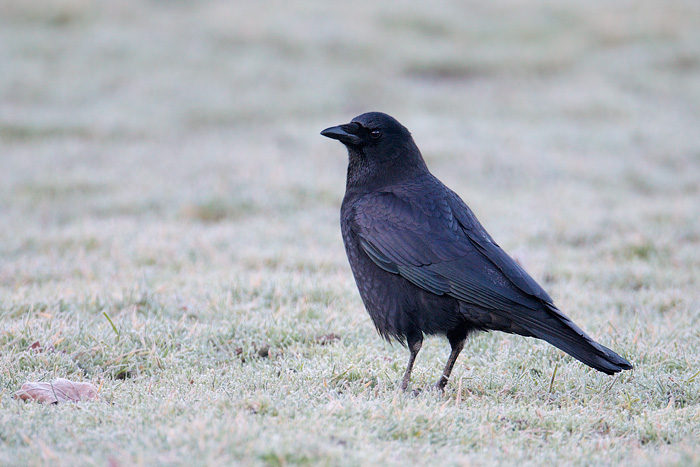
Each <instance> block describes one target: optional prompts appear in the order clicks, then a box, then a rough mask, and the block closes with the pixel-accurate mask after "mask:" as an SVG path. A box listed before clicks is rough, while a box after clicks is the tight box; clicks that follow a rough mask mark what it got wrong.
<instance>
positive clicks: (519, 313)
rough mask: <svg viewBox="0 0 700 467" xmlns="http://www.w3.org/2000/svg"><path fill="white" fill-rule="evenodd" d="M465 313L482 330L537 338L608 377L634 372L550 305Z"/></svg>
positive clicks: (626, 363) (624, 362) (612, 352)
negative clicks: (624, 372)
mask: <svg viewBox="0 0 700 467" xmlns="http://www.w3.org/2000/svg"><path fill="white" fill-rule="evenodd" d="M472 310H473V308H472ZM463 313H464V314H465V316H468V317H469V318H471V319H473V320H474V321H477V322H479V323H481V325H482V326H483V328H482V329H493V330H498V331H504V332H510V333H514V334H520V335H522V336H528V337H537V338H538V339H542V340H544V341H547V342H549V343H550V344H552V345H553V346H555V347H557V348H559V349H561V350H563V351H564V352H566V353H568V354H569V355H571V356H572V357H574V358H576V359H577V360H580V361H581V362H583V363H585V364H586V365H588V366H590V367H591V368H595V369H596V370H598V371H602V372H603V373H606V374H609V375H612V374H615V373H618V372H620V371H622V370H630V369H632V365H631V364H630V362H628V361H627V360H625V359H624V358H623V357H621V356H620V355H618V354H617V353H615V352H614V351H612V350H610V349H609V348H607V347H605V346H603V345H600V344H599V343H597V342H596V341H594V340H593V339H592V338H591V337H590V336H589V335H588V334H586V333H585V332H583V330H582V329H581V328H579V327H578V326H577V325H576V324H575V323H574V322H573V321H571V320H570V319H569V318H568V317H566V315H564V314H563V313H562V312H561V311H559V309H557V308H556V307H555V306H554V305H552V304H549V303H542V308H540V309H539V310H533V309H532V308H525V307H519V306H514V307H512V308H511V309H510V310H509V311H508V312H505V311H496V310H489V311H487V312H484V311H482V312H480V313H474V312H473V311H472V312H471V313H470V312H469V311H468V310H467V309H463Z"/></svg>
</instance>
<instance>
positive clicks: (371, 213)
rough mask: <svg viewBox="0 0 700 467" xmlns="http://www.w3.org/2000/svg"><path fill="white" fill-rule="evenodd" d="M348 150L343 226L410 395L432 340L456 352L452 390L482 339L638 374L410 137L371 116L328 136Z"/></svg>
mask: <svg viewBox="0 0 700 467" xmlns="http://www.w3.org/2000/svg"><path fill="white" fill-rule="evenodd" d="M321 134H322V135H323V136H326V137H328V138H332V139H337V140H338V141H340V142H341V143H343V144H344V145H345V147H346V148H347V150H348V156H349V157H348V159H349V160H348V172H347V185H346V191H345V197H344V199H343V204H342V207H341V210H340V223H341V229H342V235H343V241H344V243H345V251H346V253H347V256H348V260H349V262H350V267H351V269H352V272H353V275H354V276H355V282H356V283H357V288H358V289H359V291H360V296H361V297H362V301H363V302H364V305H365V307H366V308H367V311H368V312H369V315H370V316H371V318H372V321H373V322H374V325H375V326H376V328H377V331H378V332H379V334H380V335H381V336H382V337H384V338H385V339H387V340H390V339H391V338H395V339H396V340H398V341H399V342H401V343H402V344H407V346H408V349H409V351H410V357H409V360H408V365H407V367H406V372H405V373H404V376H403V380H402V381H401V389H402V390H404V391H405V390H406V388H407V386H408V383H409V381H410V378H411V371H412V369H413V364H414V362H415V359H416V356H417V355H418V352H419V351H420V348H421V345H422V343H423V335H432V334H439V335H445V336H446V337H447V339H448V340H449V342H450V346H451V348H452V351H451V353H450V356H449V358H448V360H447V364H446V365H445V370H444V371H443V374H442V376H441V377H440V379H439V380H438V382H437V384H436V387H437V388H438V389H440V390H444V387H445V385H446V384H447V382H448V380H449V378H450V373H451V372H452V368H453V366H454V364H455V361H456V360H457V357H458V356H459V353H460V352H461V351H462V348H463V347H464V343H465V341H466V339H467V336H468V335H469V334H470V333H471V332H473V331H490V330H495V331H503V332H507V333H513V334H519V335H521V336H527V337H537V338H539V339H543V340H545V341H547V342H549V343H550V344H552V345H554V346H555V347H558V348H560V349H561V350H563V351H564V352H566V353H568V354H569V355H571V356H573V357H574V358H576V359H578V360H580V361H582V362H583V363H585V364H586V365H588V366H590V367H592V368H595V369H596V370H598V371H602V372H604V373H607V374H614V373H617V372H619V371H621V370H629V369H631V368H632V365H631V364H630V363H629V362H628V361H627V360H625V359H624V358H622V357H621V356H619V355H618V354H616V353H615V352H613V351H612V350H610V349H608V348H607V347H604V346H602V345H600V344H598V343H597V342H595V341H594V340H593V339H591V337H589V336H588V335H587V334H586V333H585V332H583V331H582V330H581V328H579V327H578V326H577V325H576V324H574V322H573V321H571V320H570V319H569V318H567V317H566V316H565V315H564V314H563V313H562V312H561V311H559V309H558V308H557V307H556V306H555V305H554V303H553V301H552V299H551V298H550V296H549V295H547V292H545V291H544V290H543V289H542V287H540V286H539V284H537V282H535V280H534V279H533V278H532V277H530V275H528V273H527V272H525V270H524V269H523V268H521V267H520V265H518V263H516V262H515V261H514V260H513V259H512V258H511V257H510V256H508V254H506V253H505V252H504V251H503V250H502V249H501V248H500V247H499V246H498V244H496V242H494V240H493V239H492V238H491V236H490V235H489V234H488V233H487V232H486V230H485V229H484V227H483V226H482V225H481V224H480V223H479V221H478V220H477V218H476V216H475V215H474V213H473V212H472V211H471V209H469V207H468V206H467V205H466V204H465V203H464V201H462V199H461V198H460V197H459V196H457V194H455V193H454V192H453V191H452V190H450V189H449V188H447V187H446V186H445V185H443V184H442V182H440V180H438V179H437V178H435V177H434V176H433V175H432V174H431V173H430V171H429V170H428V167H427V166H426V164H425V161H424V160H423V156H422V155H421V153H420V150H419V149H418V147H417V146H416V144H415V143H414V141H413V138H412V137H411V134H410V133H409V131H408V130H407V129H406V128H405V127H404V126H403V125H401V124H400V123H399V122H398V121H396V120H395V119H394V118H393V117H391V116H389V115H386V114H383V113H379V112H370V113H365V114H362V115H360V116H358V117H356V118H355V119H353V120H352V122H350V123H347V124H344V125H339V126H334V127H331V128H327V129H325V130H323V131H322V132H321Z"/></svg>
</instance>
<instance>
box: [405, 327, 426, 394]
mask: <svg viewBox="0 0 700 467" xmlns="http://www.w3.org/2000/svg"><path fill="white" fill-rule="evenodd" d="M407 340H408V350H409V351H410V352H411V355H410V357H408V365H406V372H405V373H404V374H403V380H402V381H401V390H402V391H404V392H405V391H406V388H407V387H408V382H409V381H410V380H411V372H412V371H413V364H414V363H415V361H416V356H417V355H418V352H419V351H420V348H421V346H422V345H423V334H422V333H421V334H419V335H418V336H410V337H408V339H407Z"/></svg>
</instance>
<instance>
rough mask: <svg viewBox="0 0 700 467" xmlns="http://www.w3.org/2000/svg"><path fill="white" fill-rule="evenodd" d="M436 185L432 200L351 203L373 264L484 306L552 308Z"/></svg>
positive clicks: (377, 197)
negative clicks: (547, 306) (436, 188)
mask: <svg viewBox="0 0 700 467" xmlns="http://www.w3.org/2000/svg"><path fill="white" fill-rule="evenodd" d="M440 188H442V190H440V191H439V193H437V196H436V194H434V193H431V196H418V197H411V198H410V199H408V198H407V197H404V196H401V194H397V193H395V192H388V191H385V192H377V193H372V194H369V195H366V196H364V197H362V198H360V199H359V200H358V201H356V203H355V204H354V206H353V214H352V224H351V225H352V229H353V230H354V231H355V233H356V234H357V236H358V237H359V239H360V244H361V246H362V248H363V250H364V251H365V252H366V253H367V255H369V256H370V258H372V260H373V261H374V263H375V264H377V265H378V266H379V267H381V268H382V269H384V270H386V271H389V272H392V273H395V274H401V275H402V276H403V277H405V278H406V279H408V280H409V281H411V282H413V283H414V284H415V285H417V286H419V287H422V288H423V289H425V290H428V291H430V292H433V293H435V294H438V295H444V294H447V295H450V296H453V297H455V298H457V299H459V300H462V301H464V302H466V303H471V304H474V305H479V306H481V307H484V308H488V309H497V310H509V309H510V308H512V307H513V306H514V305H520V306H524V307H526V308H530V309H539V308H541V307H542V304H543V303H542V302H544V303H549V304H552V299H551V298H550V297H549V295H547V293H546V292H545V291H544V290H542V288H541V287H540V286H539V285H538V284H537V282H535V280H534V279H532V278H531V277H530V276H529V275H528V274H527V272H525V271H524V270H523V269H522V268H521V267H520V266H519V265H518V263H516V262H515V261H513V260H512V259H511V258H510V257H509V256H508V255H507V254H506V253H505V252H504V251H503V250H502V249H501V248H500V247H499V246H498V245H497V244H496V243H495V242H494V241H493V240H492V239H491V237H490V236H489V235H488V233H486V231H485V230H484V228H483V227H482V226H481V224H480V223H479V221H478V220H477V219H476V217H475V216H474V214H473V213H472V212H471V210H470V209H469V208H468V207H467V206H466V204H464V202H462V200H461V199H459V197H458V196H457V195H455V194H454V193H453V192H451V191H449V190H447V188H444V187H440ZM440 195H442V196H440Z"/></svg>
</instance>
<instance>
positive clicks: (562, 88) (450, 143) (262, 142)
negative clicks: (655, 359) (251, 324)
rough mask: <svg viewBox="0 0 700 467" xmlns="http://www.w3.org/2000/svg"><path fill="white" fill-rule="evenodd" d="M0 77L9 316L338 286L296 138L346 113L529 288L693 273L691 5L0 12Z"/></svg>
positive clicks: (329, 187)
mask: <svg viewBox="0 0 700 467" xmlns="http://www.w3.org/2000/svg"><path fill="white" fill-rule="evenodd" d="M0 63H2V66H1V68H0V70H1V71H0V103H1V105H0V141H1V147H0V251H1V253H2V259H1V260H0V281H1V283H2V284H3V285H2V290H3V294H4V295H5V297H6V298H8V299H10V300H16V299H20V300H22V299H27V298H28V297H30V296H32V295H34V294H37V295H38V296H42V294H43V295H45V294H46V293H51V294H52V295H53V296H55V295H56V294H58V296H62V295H68V296H70V295H71V294H83V293H90V292H91V291H92V292H95V293H97V292H99V291H104V290H105V289H109V288H110V287H114V288H116V289H120V288H123V287H125V284H129V283H130V281H133V280H138V279H139V278H142V279H143V278H144V277H147V278H155V279H156V280H155V283H156V284H158V283H159V282H158V280H157V278H158V277H161V278H163V279H165V278H168V279H169V280H172V279H173V277H180V279H181V282H188V283H189V282H190V281H198V279H197V277H201V275H202V274H206V272H207V271H211V273H212V275H217V274H219V275H220V274H221V272H222V271H233V272H232V273H231V274H234V275H235V274H244V273H246V271H259V270H260V268H261V267H263V266H261V265H268V266H269V265H272V266H271V267H272V268H273V269H274V267H275V265H276V264H280V261H282V263H281V264H302V266H303V267H313V265H314V264H316V265H317V264H320V263H323V262H324V261H326V262H328V263H329V264H332V265H335V266H337V267H338V268H339V270H340V271H342V276H343V277H346V274H348V273H349V270H347V269H346V266H345V265H344V261H345V260H344V256H343V254H344V253H343V251H342V246H341V242H340V236H339V229H338V214H337V212H338V208H339V204H340V200H341V198H342V194H343V190H344V176H345V164H346V155H345V151H344V149H343V148H342V147H341V146H340V145H338V144H337V143H335V142H333V141H329V140H326V139H325V138H322V137H321V136H319V134H318V133H319V131H320V130H321V129H323V128H325V127H327V126H330V125H334V124H338V123H344V122H347V121H349V120H350V119H351V118H353V117H354V116H356V115H357V114H360V113H363V112H365V111H370V110H380V111H384V112H387V113H389V114H391V115H393V116H395V117H396V118H397V119H398V120H399V121H401V122H402V123H403V124H404V125H406V126H407V127H408V128H409V129H410V130H411V131H412V133H413V135H414V138H415V139H416V141H417V143H418V145H419V147H420V148H421V149H422V151H423V153H424V155H425V157H426V159H427V161H428V165H429V166H430V167H431V169H432V171H433V172H434V173H435V174H436V175H437V176H438V177H440V178H442V179H443V180H444V181H445V182H446V183H447V184H448V185H449V186H451V187H452V188H453V189H455V190H456V191H457V192H458V193H460V194H461V195H462V196H463V198H464V199H465V201H466V202H467V203H468V204H470V205H471V207H472V208H473V209H474V210H475V212H476V213H477V215H478V216H479V217H480V218H481V219H482V221H483V222H484V223H485V225H486V226H487V228H488V229H489V230H490V231H491V233H492V234H493V235H494V236H495V237H496V239H497V240H500V243H501V244H502V245H503V246H504V247H506V249H508V250H509V251H515V253H516V254H520V255H521V256H522V258H523V260H524V261H525V262H526V264H529V265H530V266H529V267H530V269H531V270H533V272H534V273H535V275H536V276H537V277H539V278H542V277H545V276H547V274H550V275H551V276H553V277H570V276H571V275H572V274H582V275H584V278H586V279H589V280H597V278H600V277H601V275H602V276H603V277H602V279H600V280H605V281H606V282H605V285H610V284H612V285H615V284H617V285H620V284H622V285H630V286H631V287H637V288H644V287H645V286H650V285H652V284H654V285H655V286H656V287H657V288H658V287H661V288H663V287H673V286H678V284H679V281H680V283H683V282H684V281H691V282H692V281H694V280H695V279H697V272H692V270H693V269H694V267H693V266H697V264H698V254H697V253H696V252H695V251H696V250H697V249H698V246H700V245H698V243H700V229H699V227H698V217H700V207H699V206H700V203H699V202H698V198H699V195H698V192H699V184H700V182H699V181H700V138H699V134H700V133H699V131H698V128H699V127H700V4H699V3H698V2H697V1H691V0H688V1H684V0H673V1H667V2H663V3H660V2H655V1H642V2H638V1H634V2H633V1H622V2H614V3H610V2H603V1H592V2H576V1H564V2H547V1H536V0H535V1H504V2H485V1H484V2H461V1H441V2H433V3H431V4H430V6H429V7H428V6H426V4H425V3H424V2H417V1H415V2H402V3H401V5H400V6H399V5H397V4H393V3H389V2H374V1H356V2H352V3H342V4H333V3H330V2H328V3H319V2H312V1H294V2H289V1H286V2H283V1H272V0H263V1H254V2H253V1H236V2H229V1H216V0H210V1H198V2H189V1H164V0H151V1H134V0H125V1H119V2H110V1H88V0H64V1H59V0H33V1H24V0H23V1H12V0H4V1H2V2H1V3H0ZM582 247H585V248H582ZM566 255H569V256H568V258H570V260H571V263H569V266H566V265H562V266H557V264H558V263H559V262H560V260H559V258H561V257H565V258H566V257H567V256H566ZM584 258H587V260H588V261H591V262H590V265H589V270H586V264H585V262H584V264H581V262H580V261H583V260H584ZM620 259H625V260H630V261H631V260H639V261H638V263H636V264H634V265H632V266H630V269H629V270H628V271H626V272H619V271H618V273H617V274H618V275H615V274H616V273H614V272H609V270H608V271H607V272H606V271H605V270H602V269H601V264H607V265H611V264H616V263H617V262H618V261H619V260H620ZM197 261H199V264H200V265H201V269H197V267H196V264H195V263H197ZM202 261H204V263H202ZM630 261H627V262H630ZM659 262H661V263H659ZM193 264H194V265H195V266H192V265H193ZM202 264H203V265H202ZM565 264H566V263H565ZM660 264H661V265H662V266H664V268H666V267H670V270H671V271H672V270H673V268H674V267H675V268H677V271H678V272H679V273H682V274H680V275H679V276H678V277H676V276H672V277H671V276H669V277H667V278H666V279H664V277H666V276H664V274H665V273H658V271H659V265H660ZM188 265H189V266H192V267H194V268H195V269H186V270H185V271H184V272H182V268H183V267H187V266H188ZM217 265H218V266H219V267H220V269H219V270H217V269H216V268H215V266H217ZM304 265H305V266H304ZM302 266H300V267H302ZM557 268H559V269H557ZM567 268H568V269H567ZM187 272H195V273H196V276H186V275H185V273H187ZM567 274H568V276H567ZM606 274H607V276H606ZM611 274H612V276H611V277H609V276H610V275H611ZM659 274H660V276H659ZM668 274H671V275H672V274H675V273H672V272H670V273H668ZM202 280H204V279H202ZM162 283H163V284H165V282H164V281H163V282H162ZM163 286H164V287H168V286H167V285H163ZM45 287H48V288H45ZM678 293H679V294H680V292H678Z"/></svg>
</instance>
